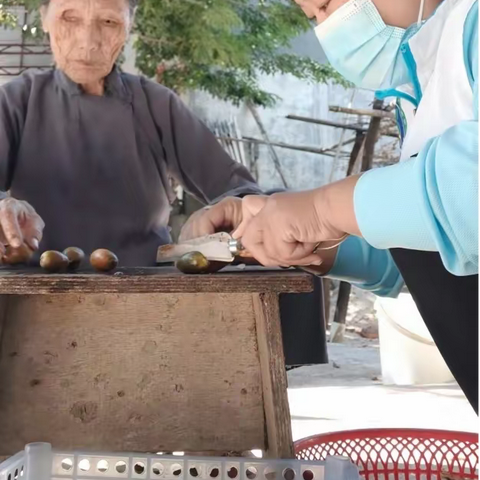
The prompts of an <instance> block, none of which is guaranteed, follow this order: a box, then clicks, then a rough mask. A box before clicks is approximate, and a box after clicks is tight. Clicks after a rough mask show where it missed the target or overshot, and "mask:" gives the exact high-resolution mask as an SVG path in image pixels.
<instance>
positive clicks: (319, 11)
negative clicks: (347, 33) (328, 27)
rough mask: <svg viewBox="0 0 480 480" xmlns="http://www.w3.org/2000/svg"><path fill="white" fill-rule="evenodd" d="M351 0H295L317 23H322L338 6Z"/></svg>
mask: <svg viewBox="0 0 480 480" xmlns="http://www.w3.org/2000/svg"><path fill="white" fill-rule="evenodd" d="M348 1H349V0H295V2H296V3H297V4H298V5H299V6H300V8H301V9H302V10H303V12H304V13H305V15H306V16H307V17H308V18H312V19H313V18H314V19H315V20H316V21H317V23H319V24H320V23H322V22H323V21H324V20H325V19H326V18H327V17H328V16H330V15H331V14H332V13H333V12H334V11H335V10H337V8H339V7H341V6H342V5H344V4H345V3H347V2H348Z"/></svg>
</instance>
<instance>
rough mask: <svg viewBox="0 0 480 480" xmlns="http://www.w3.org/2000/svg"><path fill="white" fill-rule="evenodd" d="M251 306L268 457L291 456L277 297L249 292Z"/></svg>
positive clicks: (289, 421) (285, 375)
mask: <svg viewBox="0 0 480 480" xmlns="http://www.w3.org/2000/svg"><path fill="white" fill-rule="evenodd" d="M253 305H254V310H255V317H256V323H257V340H258V352H259V357H260V365H261V369H262V382H263V402H264V408H265V419H266V422H267V452H268V456H269V457H272V458H295V452H294V448H293V439H292V429H291V417H290V408H289V404H288V396H287V372H286V370H285V359H284V356H283V342H282V331H281V327H280V322H279V321H278V319H279V315H280V314H279V309H278V296H277V295H275V294H272V293H266V294H260V295H258V294H257V295H253Z"/></svg>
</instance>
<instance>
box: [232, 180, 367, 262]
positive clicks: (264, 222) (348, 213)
mask: <svg viewBox="0 0 480 480" xmlns="http://www.w3.org/2000/svg"><path fill="white" fill-rule="evenodd" d="M357 181H358V177H350V178H348V179H346V180H344V181H342V182H338V183H336V184H332V185H328V186H326V187H323V188H319V189H316V190H311V191H308V192H299V193H281V194H276V195H272V196H271V197H245V198H244V199H243V221H242V223H241V224H240V226H239V228H238V229H237V230H236V231H235V232H234V237H235V238H240V239H241V240H242V244H243V246H244V247H245V248H246V249H247V250H248V251H249V252H250V253H251V254H252V255H253V256H254V257H255V258H256V259H257V260H258V261H259V262H260V263H262V264H263V265H265V266H307V265H320V264H322V263H323V262H325V261H326V260H331V257H332V252H330V250H321V249H322V248H327V249H329V248H330V247H332V248H331V250H335V249H334V247H335V245H336V244H338V243H339V242H340V241H341V239H343V238H346V236H347V235H349V234H354V235H360V232H359V230H358V225H357V222H356V219H355V213H354V208H353V191H354V188H355V185H356V183H357ZM319 244H320V245H319ZM317 247H319V250H317V252H318V253H314V251H315V250H316V248H317ZM327 252H328V253H327Z"/></svg>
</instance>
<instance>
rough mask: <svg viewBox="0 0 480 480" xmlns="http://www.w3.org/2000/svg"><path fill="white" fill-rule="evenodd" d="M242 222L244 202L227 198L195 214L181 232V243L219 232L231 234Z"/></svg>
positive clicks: (234, 198)
mask: <svg viewBox="0 0 480 480" xmlns="http://www.w3.org/2000/svg"><path fill="white" fill-rule="evenodd" d="M241 221H242V200H241V199H240V198H236V197H227V198H225V199H223V200H222V201H221V202H219V203H217V204H216V205H213V206H211V207H205V208H202V209H201V210H199V211H198V212H195V213H194V214H193V215H192V216H191V217H190V218H189V220H188V221H187V223H186V224H185V225H184V227H183V228H182V231H181V232H180V237H179V241H180V242H185V241H187V240H191V239H193V238H198V237H203V236H204V235H211V234H213V233H217V232H231V231H233V230H235V229H236V228H237V227H238V226H239V225H240V223H241Z"/></svg>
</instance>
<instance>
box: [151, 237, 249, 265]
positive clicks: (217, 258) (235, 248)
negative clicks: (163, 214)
mask: <svg viewBox="0 0 480 480" xmlns="http://www.w3.org/2000/svg"><path fill="white" fill-rule="evenodd" d="M192 252H199V253H201V254H202V255H203V256H204V257H205V258H206V259H207V260H210V261H212V262H225V263H232V262H233V261H234V260H235V258H236V257H239V256H240V257H247V258H248V257H250V255H249V254H248V252H247V251H245V250H244V249H243V247H242V246H241V243H240V242H239V241H237V240H235V239H233V237H232V236H231V235H229V234H228V233H224V232H222V233H216V234H213V235H206V236H204V237H200V238H195V239H192V240H188V241H186V242H182V243H178V244H170V245H163V246H161V247H159V249H158V251H157V264H164V263H174V262H176V261H177V260H179V259H180V258H181V257H183V256H184V255H186V254H187V253H192Z"/></svg>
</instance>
